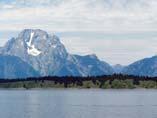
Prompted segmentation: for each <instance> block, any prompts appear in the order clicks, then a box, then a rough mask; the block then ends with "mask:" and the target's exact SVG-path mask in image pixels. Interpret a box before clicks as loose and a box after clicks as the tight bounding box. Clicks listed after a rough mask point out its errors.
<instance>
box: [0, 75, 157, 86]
mask: <svg viewBox="0 0 157 118" xmlns="http://www.w3.org/2000/svg"><path fill="white" fill-rule="evenodd" d="M0 88H26V89H29V88H102V89H110V88H112V89H121V88H129V89H133V88H155V89H156V88H157V77H147V76H132V75H122V74H114V75H104V76H89V77H74V76H64V77H58V76H46V77H29V78H18V79H0Z"/></svg>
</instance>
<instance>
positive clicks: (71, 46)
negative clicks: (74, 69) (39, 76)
mask: <svg viewBox="0 0 157 118" xmlns="http://www.w3.org/2000/svg"><path fill="white" fill-rule="evenodd" d="M93 37H94V35H91V36H90V40H87V37H80V38H78V37H74V36H73V37H67V36H61V40H62V42H63V43H64V44H65V46H66V47H67V49H68V51H69V52H70V53H73V54H81V55H86V54H90V53H95V54H96V55H97V56H98V57H99V58H100V59H102V60H105V61H107V62H108V63H110V64H113V65H114V64H123V65H127V64H130V63H132V62H134V61H136V60H139V59H142V58H146V57H149V56H153V55H155V54H157V43H156V42H157V37H153V36H152V37H151V36H150V38H149V40H148V39H147V38H146V39H139V37H138V36H135V37H132V38H127V35H126V36H123V34H121V35H116V37H115V38H113V39H111V38H109V37H105V36H104V38H97V40H95V38H93ZM111 37H112V36H111ZM148 37H149V36H148ZM88 38H89V37H88Z"/></svg>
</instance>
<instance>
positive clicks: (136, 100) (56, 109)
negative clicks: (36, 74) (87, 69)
mask: <svg viewBox="0 0 157 118" xmlns="http://www.w3.org/2000/svg"><path fill="white" fill-rule="evenodd" d="M0 117H1V118H157V91H156V90H144V89H141V90H140V89H134V90H101V89H46V90H0Z"/></svg>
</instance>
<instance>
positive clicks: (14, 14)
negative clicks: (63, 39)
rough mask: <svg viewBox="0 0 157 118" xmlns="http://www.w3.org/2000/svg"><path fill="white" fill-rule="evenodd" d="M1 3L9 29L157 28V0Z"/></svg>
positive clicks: (3, 18)
mask: <svg viewBox="0 0 157 118" xmlns="http://www.w3.org/2000/svg"><path fill="white" fill-rule="evenodd" d="M0 4H1V6H3V7H2V8H1V9H3V10H1V11H0V15H1V18H0V21H1V22H0V25H3V26H5V29H6V30H7V29H13V30H16V29H22V28H23V27H39V28H44V29H47V30H55V31H106V32H107V31H108V32H124V31H150V30H151V31H154V30H156V29H157V24H156V22H157V14H156V12H157V8H156V5H157V1H156V0H149V2H148V0H116V1H115V0H66V1H65V0H33V1H32V0H13V1H12V2H9V3H8V2H7V3H4V2H3V3H0ZM4 23H6V24H4ZM15 27H16V28H15ZM1 30H3V29H2V28H1Z"/></svg>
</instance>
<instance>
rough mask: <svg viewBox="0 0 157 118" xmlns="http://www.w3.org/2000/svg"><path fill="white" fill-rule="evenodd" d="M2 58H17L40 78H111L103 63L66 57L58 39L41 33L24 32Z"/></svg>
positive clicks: (91, 58) (89, 58)
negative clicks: (93, 76)
mask: <svg viewBox="0 0 157 118" xmlns="http://www.w3.org/2000/svg"><path fill="white" fill-rule="evenodd" d="M1 54H4V55H13V56H17V57H20V58H21V59H22V60H24V61H25V62H27V63H28V64H29V65H31V66H32V67H33V68H34V69H35V70H36V71H38V72H40V75H41V76H49V75H50V76H53V75H57V76H65V75H72V76H88V75H104V74H111V73H113V70H112V69H111V66H110V65H109V64H107V63H106V62H102V61H100V60H99V59H97V58H95V59H93V57H92V56H76V55H71V54H69V53H68V52H67V51H66V49H65V47H64V45H63V44H62V43H61V42H60V40H59V38H58V37H57V36H55V35H50V34H48V33H47V32H45V31H43V30H40V29H35V30H34V29H25V30H23V31H22V32H21V33H20V34H19V35H18V37H17V38H12V39H11V40H9V41H8V42H7V43H6V45H5V46H4V47H3V48H2V49H1Z"/></svg>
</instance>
